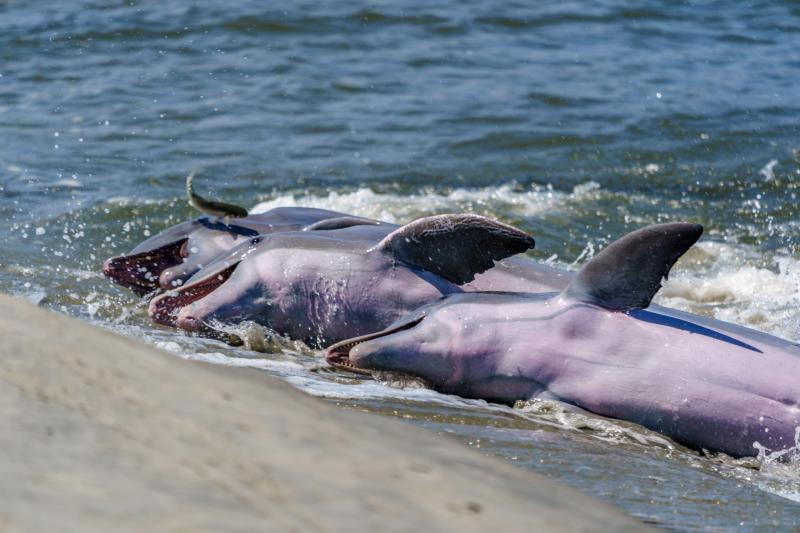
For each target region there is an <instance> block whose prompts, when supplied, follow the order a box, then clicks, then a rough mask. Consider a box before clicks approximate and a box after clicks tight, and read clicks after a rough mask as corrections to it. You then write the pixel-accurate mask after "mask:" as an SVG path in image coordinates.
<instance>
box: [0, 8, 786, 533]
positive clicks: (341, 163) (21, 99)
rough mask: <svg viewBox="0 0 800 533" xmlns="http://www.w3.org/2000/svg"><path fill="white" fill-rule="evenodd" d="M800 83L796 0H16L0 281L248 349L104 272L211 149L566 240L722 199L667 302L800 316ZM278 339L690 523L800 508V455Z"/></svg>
mask: <svg viewBox="0 0 800 533" xmlns="http://www.w3.org/2000/svg"><path fill="white" fill-rule="evenodd" d="M799 87H800V5H798V4H797V3H796V2H790V1H783V2H751V3H741V2H735V3H734V2H696V3H695V2H682V3H662V2H655V1H652V0H650V1H635V2H616V1H596V2H565V1H562V2H557V3H555V2H554V3H550V4H548V5H542V4H541V3H534V2H530V3H523V2H496V3H489V2H455V1H452V0H434V1H426V2H422V1H418V0H411V1H406V2H370V3H367V2H353V1H336V2H293V3H287V4H286V5H280V4H273V3H268V2H257V1H244V0H242V1H231V2H226V3H219V2H207V1H200V2H191V3H190V2H155V1H150V0H141V1H124V2H120V1H102V2H100V1H70V2H67V1H53V2H23V1H15V0H10V1H2V0H0V231H2V236H3V254H2V257H0V290H2V291H4V292H12V293H14V294H17V295H20V296H22V297H25V298H28V299H30V300H32V301H36V302H39V303H41V304H42V305H47V306H49V307H51V308H54V309H57V310H61V311H64V312H67V313H69V314H72V315H75V316H79V317H81V318H85V319H87V320H92V321H94V322H95V323H99V324H102V325H105V326H108V327H113V328H115V329H117V330H118V331H122V332H125V333H129V334H135V335H137V336H144V337H145V338H148V339H150V340H152V341H153V342H157V343H160V345H163V346H165V347H168V348H172V349H176V350H180V351H183V352H185V353H190V354H191V353H195V352H213V353H217V352H220V353H223V354H224V355H225V356H230V355H236V354H231V353H229V352H227V351H225V350H224V349H223V348H221V347H219V346H217V345H215V344H213V343H203V342H201V341H196V340H189V339H187V338H185V337H183V336H180V335H177V334H174V333H172V332H169V331H165V330H161V329H158V328H153V327H152V326H150V325H149V322H148V321H147V319H146V317H145V315H144V313H143V311H142V303H141V302H140V301H138V300H137V299H135V298H134V297H132V296H130V295H128V294H126V293H124V291H121V290H119V289H116V288H114V287H111V286H110V284H109V283H108V282H106V281H105V280H104V279H102V277H100V276H99V274H98V269H99V266H100V264H101V261H102V259H103V258H105V257H107V256H109V255H113V254H115V253H119V252H122V251H125V250H127V249H129V248H131V247H132V246H133V245H134V244H135V243H136V242H138V241H140V240H142V239H143V238H144V237H145V236H146V235H148V234H152V233H154V232H156V231H158V230H160V229H162V228H164V227H165V226H167V225H169V224H171V223H174V222H177V221H180V220H182V219H184V218H187V217H189V216H191V215H192V211H191V210H190V208H189V207H188V206H187V205H186V203H185V202H184V200H183V197H182V194H183V184H184V178H185V176H186V174H187V173H188V172H189V171H191V170H193V169H197V170H198V171H199V174H198V181H199V183H198V187H199V188H200V189H201V190H204V191H213V194H211V195H212V196H216V197H222V198H225V199H227V200H231V201H236V202H239V203H241V204H244V205H247V206H253V205H254V204H256V203H258V202H267V204H266V205H268V206H272V205H287V204H292V203H296V204H306V205H320V206H325V207H331V208H336V209H340V210H345V211H352V212H356V213H358V214H365V215H370V216H378V217H381V218H386V219H391V220H395V221H405V220H409V219H411V218H413V217H415V216H419V215H422V214H428V213H435V212H446V211H454V210H471V211H475V212H479V213H482V214H487V215H491V216H494V217H498V218H501V219H503V220H505V221H508V222H512V223H514V224H517V225H519V226H520V227H522V228H524V229H526V230H528V231H530V232H532V233H533V234H534V235H535V236H536V239H537V251H536V252H535V253H534V254H533V256H534V257H537V258H539V259H546V258H551V260H552V261H553V262H554V263H555V264H558V265H562V266H568V265H571V264H574V265H576V264H580V263H581V262H582V261H585V260H586V259H587V258H588V257H590V256H591V255H592V254H593V253H594V252H595V251H596V250H597V249H599V247H601V246H602V245H604V244H605V243H608V242H609V241H610V240H612V239H613V238H615V237H617V236H619V235H620V234H622V233H623V232H625V231H627V230H630V229H633V228H635V227H639V226H641V225H642V224H646V223H650V222H655V221H663V220H677V219H688V220H692V221H697V222H701V223H703V224H704V225H705V226H706V228H707V231H706V237H704V242H703V243H702V244H701V245H700V246H699V247H698V249H697V250H695V251H694V252H692V253H691V254H689V256H688V257H687V258H686V261H683V262H682V263H681V264H679V266H678V268H677V270H676V272H675V275H674V278H675V279H674V280H673V281H672V282H671V283H670V284H669V285H668V286H667V287H665V290H664V291H663V293H662V303H667V304H669V305H675V306H678V307H681V308H684V309H689V310H691V311H694V312H699V313H703V314H708V315H713V316H717V317H719V318H722V319H725V320H731V321H735V322H739V323H743V324H746V325H749V326H751V327H756V328H759V329H762V330H764V331H767V332H770V333H773V334H776V335H780V336H783V337H788V338H791V339H794V340H798V339H800V312H798V309H800V218H799V217H798V215H800V210H799V209H798V207H797V205H798V201H797V200H798V198H797V195H798V194H799V193H800V120H799V119H800V103H798V102H800V89H799ZM270 357H271V358H272V359H271V360H273V362H274V361H278V362H282V363H286V364H287V365H289V366H288V367H287V368H290V369H291V368H294V367H292V365H294V364H295V363H297V364H298V365H299V366H298V367H297V369H296V371H294V370H287V371H284V370H281V371H276V370H274V368H273V369H272V371H273V372H275V373H278V374H280V375H284V377H286V378H287V379H290V381H293V382H295V384H297V385H298V386H301V387H304V388H306V389H307V390H309V391H310V392H312V393H316V394H319V395H322V396H327V397H336V398H344V399H346V403H347V402H355V403H356V405H358V406H361V407H365V408H368V409H372V410H376V411H380V412H387V413H391V412H393V411H394V410H396V409H395V405H394V403H392V402H400V404H401V405H404V406H405V407H404V408H403V409H404V410H401V412H402V413H405V414H406V415H408V416H410V417H411V418H413V419H416V420H418V421H419V423H421V424H423V425H429V426H432V427H434V428H435V429H438V430H440V431H444V432H447V431H455V432H456V434H457V435H460V436H461V438H463V439H464V440H466V441H474V439H475V438H480V437H475V436H474V433H476V432H477V433H478V434H480V435H483V438H484V439H485V440H486V439H488V440H493V441H494V442H495V443H498V442H500V443H501V444H495V445H484V446H483V447H482V448H481V449H482V450H488V451H489V453H495V454H499V455H501V456H504V457H508V458H509V459H510V460H514V461H516V462H519V463H520V464H522V465H523V466H527V467H530V468H533V469H534V470H538V471H542V472H545V473H547V474H548V475H551V476H553V477H556V478H559V479H562V480H564V481H566V482H567V483H571V484H573V485H576V486H579V487H581V488H582V489H584V490H586V491H587V492H590V493H595V494H596V495H598V496H600V497H603V498H606V499H608V500H610V501H613V502H614V503H616V504H618V505H620V506H622V507H623V508H625V509H626V510H628V511H629V512H631V513H633V514H635V515H637V516H640V517H643V518H646V519H648V520H651V521H655V522H656V523H659V524H662V525H664V526H667V527H674V528H677V529H704V528H710V529H711V530H716V529H724V530H727V529H743V530H752V531H757V530H763V529H765V528H767V529H771V530H781V529H782V530H793V529H796V528H797V527H800V524H799V523H798V518H797V516H798V513H797V511H798V507H797V504H796V503H794V501H792V500H790V499H787V498H795V499H798V494H800V475H798V474H797V473H796V472H795V471H783V470H779V472H778V474H775V472H773V471H772V470H770V471H769V472H767V471H766V470H769V469H772V468H777V467H775V466H774V465H770V466H769V469H768V468H766V467H763V468H762V470H761V471H752V476H751V478H752V479H747V477H748V476H750V474H749V473H748V472H750V470H748V469H743V467H739V466H731V465H728V464H725V465H724V467H722V466H719V465H718V464H717V463H714V462H711V461H709V460H707V459H703V458H696V457H694V456H692V455H691V454H687V453H686V452H669V453H666V454H665V453H663V452H662V448H659V447H658V446H656V447H655V451H652V450H650V448H648V447H647V446H645V447H644V448H642V447H637V446H633V447H632V448H631V447H630V446H629V445H628V444H625V443H622V444H620V443H619V442H616V443H609V442H606V440H598V439H593V438H591V437H590V436H586V435H585V433H586V431H585V430H579V431H577V434H578V435H579V437H574V436H572V437H570V436H569V435H572V433H575V432H572V433H570V432H567V433H563V432H564V431H566V430H564V429H563V428H562V429H561V430H555V431H550V430H548V431H545V432H544V433H542V431H544V430H542V429H541V428H542V427H543V426H542V425H541V424H542V423H543V422H542V421H541V420H538V422H535V423H533V422H530V421H526V422H524V424H523V426H522V428H521V429H520V428H516V429H508V428H506V429H502V428H501V429H498V428H497V427H495V424H494V422H492V420H494V418H493V417H494V416H495V415H494V414H491V413H492V412H490V411H489V410H487V409H486V408H483V407H474V406H469V407H464V406H463V405H460V404H459V406H457V407H452V406H449V407H446V406H441V405H440V404H441V401H442V400H441V398H440V397H438V396H435V395H434V396H432V397H433V398H437V399H435V400H431V399H430V398H428V397H427V396H426V397H425V398H424V401H422V402H421V403H419V402H416V403H415V402H410V403H403V402H405V400H402V401H401V400H398V399H397V398H398V397H400V398H404V396H403V395H402V393H400V392H397V394H395V395H394V396H393V393H392V392H391V391H393V390H396V389H390V388H386V387H381V386H378V385H375V387H378V389H380V390H382V391H383V392H382V393H381V394H379V395H378V396H380V397H381V398H383V399H378V400H375V399H374V398H373V396H370V394H372V393H370V394H367V395H366V398H367V399H364V398H365V396H364V395H363V394H361V392H360V391H361V389H359V388H358V387H360V386H366V387H369V386H368V385H359V386H355V385H354V386H353V387H351V388H348V387H347V386H344V385H336V384H334V383H332V382H330V381H325V379H323V378H324V376H323V378H320V379H322V381H321V382H319V383H317V382H314V381H313V380H312V378H311V377H309V376H311V375H312V374H313V375H316V373H313V372H312V373H310V374H309V373H308V372H307V371H306V370H307V367H309V366H312V367H313V365H314V364H317V363H315V361H317V358H316V355H314V354H308V353H306V352H304V351H302V350H300V351H292V350H288V351H287V350H285V351H284V352H283V353H280V354H273V355H272V356H270ZM220 362H224V360H220ZM262 366H263V365H262ZM266 366H269V365H266ZM301 367H302V368H303V369H304V370H301V369H300V368H301ZM270 368H272V367H270ZM281 368H283V367H281ZM309 380H311V381H309ZM309 383H311V384H309ZM326 387H327V388H326ZM337 387H338V388H337ZM369 390H371V389H369ZM387 391H389V392H387ZM387 395H388V396H387ZM398 395H399V396H398ZM370 398H372V399H370ZM386 398H388V399H386ZM431 402H433V403H431ZM437 402H439V403H437ZM465 409H466V410H467V411H469V413H471V414H470V415H469V416H467V415H464V413H463V412H462V411H463V410H465ZM451 411H453V412H451ZM503 416H507V417H511V418H512V419H514V420H516V419H515V418H514V416H516V415H513V414H512V415H509V414H505V415H503ZM442 417H445V418H447V417H455V418H453V420H461V421H462V422H463V421H464V420H477V422H476V423H475V424H470V423H461V422H452V421H451V422H447V423H440V422H439V420H440V419H441V418H442ZM518 423H519V422H518V421H516V422H513V423H512V425H514V424H518ZM504 424H505V422H504ZM531 424H533V425H531ZM500 425H501V426H503V424H500ZM503 427H505V426H503ZM589 433H591V431H589ZM601 433H602V432H601ZM542 435H545V436H547V437H548V438H542ZM564 435H567V436H564ZM604 435H605V433H604ZM576 439H577V440H576ZM586 439H588V440H586ZM617 440H619V439H617ZM622 440H623V441H624V439H622ZM634 440H635V439H634ZM625 442H627V441H625ZM587 443H588V444H587ZM675 454H677V456H676V455H675ZM514 457H516V459H512V458H514ZM597 457H601V458H602V460H595V459H597ZM676 457H677V458H676ZM548 465H550V466H548ZM552 465H557V467H552ZM762 466H763V465H762ZM793 476H794V477H793ZM775 479H777V480H778V481H775ZM777 494H780V495H782V496H787V497H780V496H778V495H777ZM715 528H716V529H715Z"/></svg>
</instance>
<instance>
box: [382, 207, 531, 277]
mask: <svg viewBox="0 0 800 533" xmlns="http://www.w3.org/2000/svg"><path fill="white" fill-rule="evenodd" d="M534 244H535V242H534V240H533V237H531V236H530V235H528V234H526V233H525V232H523V231H520V230H518V229H517V228H515V227H513V226H509V225H508V224H503V223H502V222H498V221H496V220H492V219H490V218H486V217H482V216H479V215H470V214H460V215H436V216H430V217H424V218H420V219H417V220H415V221H414V222H411V223H410V224H406V225H405V226H403V227H401V228H399V229H397V230H395V231H393V232H392V233H390V234H389V235H387V236H386V237H385V238H384V239H383V240H382V241H381V242H379V243H378V245H377V246H375V247H374V248H373V249H372V250H374V251H378V252H382V253H388V254H391V255H392V256H393V257H394V258H395V259H399V260H402V261H405V262H406V263H409V264H412V265H415V266H417V267H420V268H423V269H425V270H427V271H429V272H433V273H434V274H437V275H439V276H441V277H443V278H444V279H446V280H448V281H450V282H452V283H455V284H458V285H461V284H464V283H467V282H469V281H472V280H473V279H475V274H478V273H481V272H484V271H486V270H489V269H490V268H492V267H493V266H494V262H495V261H499V260H500V259H505V258H506V257H509V256H512V255H515V254H518V253H521V252H524V251H525V250H528V249H530V248H533V247H534Z"/></svg>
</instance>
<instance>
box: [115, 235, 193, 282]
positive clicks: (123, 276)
mask: <svg viewBox="0 0 800 533" xmlns="http://www.w3.org/2000/svg"><path fill="white" fill-rule="evenodd" d="M188 241H189V239H188V237H187V238H183V239H179V240H177V241H174V242H171V243H169V244H166V245H164V246H161V247H159V248H154V249H153V250H147V251H146V252H140V253H138V254H132V255H118V256H116V257H112V258H110V259H107V260H106V262H105V263H103V274H105V275H106V277H108V278H110V279H111V280H112V281H114V283H117V284H118V285H122V286H123V287H127V288H129V289H131V290H132V291H134V292H135V293H136V294H138V295H139V296H143V295H145V294H147V293H148V292H152V291H154V290H156V289H158V288H159V285H158V277H159V276H160V275H161V272H163V271H164V270H166V269H168V268H171V267H174V266H175V265H179V264H181V263H182V262H183V260H184V259H185V258H186V255H187V250H186V243H187V242H188Z"/></svg>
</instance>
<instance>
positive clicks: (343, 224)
mask: <svg viewBox="0 0 800 533" xmlns="http://www.w3.org/2000/svg"><path fill="white" fill-rule="evenodd" d="M380 224H381V222H380V221H379V220H373V219H371V218H362V217H352V216H345V217H335V218H326V219H324V220H319V221H317V222H314V223H313V224H309V225H308V226H306V227H304V228H303V231H323V230H332V229H342V228H351V227H353V226H379V225H380Z"/></svg>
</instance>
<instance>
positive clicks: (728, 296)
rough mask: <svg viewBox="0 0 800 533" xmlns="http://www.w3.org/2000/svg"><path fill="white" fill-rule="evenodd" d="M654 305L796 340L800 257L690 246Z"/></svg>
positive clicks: (738, 247)
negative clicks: (689, 249)
mask: <svg viewBox="0 0 800 533" xmlns="http://www.w3.org/2000/svg"><path fill="white" fill-rule="evenodd" d="M657 300H658V303H660V304H662V305H665V306H667V307H675V308H678V309H682V310H685V311H689V312H692V313H697V314H701V315H707V316H712V317H714V318H717V319H719V320H724V321H726V322H733V323H736V324H741V325H744V326H748V327H752V328H755V329H759V330H762V331H765V332H767V333H770V334H772V335H776V336H778V337H783V338H786V339H790V340H793V341H797V340H799V339H800V312H798V310H799V309H800V261H798V259H796V258H795V257H792V256H789V255H782V254H778V253H773V254H769V253H767V254H765V253H763V252H759V251H756V250H755V249H754V248H752V247H750V246H747V245H741V244H725V243H716V242H705V243H699V244H697V245H695V247H694V249H693V250H692V251H690V252H689V253H688V254H687V257H686V258H685V259H684V260H682V261H681V262H680V263H679V268H676V269H675V273H674V275H673V276H671V277H670V279H669V280H668V281H667V283H665V285H664V287H663V289H662V290H661V291H660V292H659V295H658V297H657Z"/></svg>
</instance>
